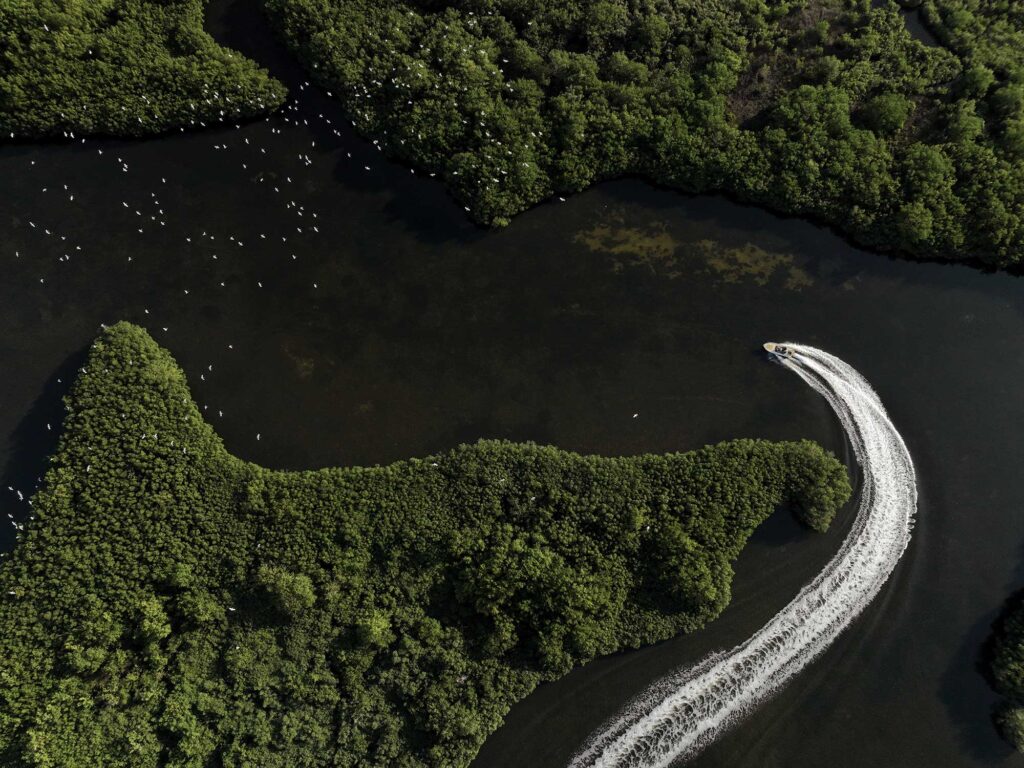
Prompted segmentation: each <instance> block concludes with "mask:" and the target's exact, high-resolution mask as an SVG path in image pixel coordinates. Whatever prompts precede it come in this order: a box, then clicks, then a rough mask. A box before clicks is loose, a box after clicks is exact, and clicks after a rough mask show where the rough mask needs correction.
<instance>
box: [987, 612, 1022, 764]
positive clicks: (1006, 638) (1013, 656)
mask: <svg viewBox="0 0 1024 768" xmlns="http://www.w3.org/2000/svg"><path fill="white" fill-rule="evenodd" d="M989 642H990V646H991V648H990V650H991V656H990V657H989V669H988V673H989V676H990V679H991V680H992V682H993V684H994V687H995V689H996V691H997V692H998V693H1000V694H1001V695H1002V696H1003V697H1004V700H1003V702H1002V703H1001V704H1000V706H999V707H998V709H997V710H996V715H995V720H996V726H997V727H998V728H999V731H1000V733H1002V735H1003V738H1005V739H1006V740H1007V741H1008V742H1010V743H1011V744H1012V745H1013V746H1014V748H1015V749H1017V750H1018V751H1020V752H1024V594H1018V595H1016V596H1015V597H1014V598H1011V600H1010V602H1009V604H1008V605H1007V611H1006V613H1005V615H1004V616H1003V617H1002V618H1001V619H1000V621H999V622H998V623H997V626H996V629H995V632H994V633H993V635H992V637H991V639H990V641H989Z"/></svg>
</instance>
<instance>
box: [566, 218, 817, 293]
mask: <svg viewBox="0 0 1024 768" xmlns="http://www.w3.org/2000/svg"><path fill="white" fill-rule="evenodd" d="M575 240H576V242H578V243H581V244H582V245H584V246H586V247H587V248H588V249H589V250H590V251H592V252H594V253H602V254H606V255H608V256H609V257H611V265H612V269H613V270H614V271H616V272H621V271H623V270H625V269H627V268H636V267H642V268H645V269H648V270H650V272H651V273H652V274H656V275H662V276H664V277H668V278H670V279H677V278H680V277H684V276H686V275H687V274H705V275H709V276H711V277H712V279H714V280H715V281H716V282H721V283H741V282H752V283H754V284H756V285H768V284H769V283H778V285H779V287H781V288H784V289H786V290H791V291H799V290H802V289H804V288H809V287H811V286H812V285H814V278H813V277H812V276H811V274H810V273H809V272H808V271H807V270H806V269H805V268H804V267H803V266H801V265H800V264H798V263H797V262H796V257H795V256H794V255H793V254H791V253H784V252H781V251H771V250H768V249H766V248H762V247H761V246H759V245H756V244H754V243H750V242H747V243H743V244H740V245H729V244H726V243H723V242H720V241H717V240H711V239H703V240H697V241H695V242H691V241H684V240H680V239H678V238H676V237H675V236H674V235H673V234H672V233H671V232H669V230H668V227H667V225H666V224H665V223H663V222H652V223H651V224H649V225H647V226H646V227H635V226H633V227H629V226H616V225H615V223H612V224H597V225H595V226H593V227H591V228H590V229H586V230H582V231H580V232H578V233H577V234H576V237H575Z"/></svg>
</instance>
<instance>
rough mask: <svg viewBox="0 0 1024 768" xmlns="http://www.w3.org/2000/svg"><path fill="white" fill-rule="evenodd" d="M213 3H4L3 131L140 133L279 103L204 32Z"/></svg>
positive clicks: (261, 78) (275, 92) (278, 91)
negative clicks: (205, 8) (205, 11)
mask: <svg viewBox="0 0 1024 768" xmlns="http://www.w3.org/2000/svg"><path fill="white" fill-rule="evenodd" d="M204 3H205V0H0V131H2V132H3V133H4V134H5V137H6V135H7V134H10V133H14V134H15V135H16V136H45V135H50V134H59V133H61V132H78V133H83V134H84V133H104V134H115V135H119V136H138V135H142V134H149V133H154V132H158V131H166V130H168V129H170V128H177V127H182V126H190V125H199V124H201V123H210V122H216V121H221V120H236V119H240V118H245V117H251V116H253V115H258V114H261V113H263V112H265V111H267V110H268V109H272V108H274V107H277V106H279V105H280V104H281V103H282V102H283V101H284V97H285V89H284V86H282V85H281V84H280V83H278V82H276V81H274V80H272V79H270V77H268V75H267V73H266V72H265V71H264V70H262V69H259V68H258V67H257V66H256V65H255V64H254V63H253V62H251V61H248V60H247V59H245V58H244V57H242V56H240V55H239V54H237V53H233V52H231V51H229V50H227V49H225V48H221V47H220V46H218V45H217V44H216V43H215V42H214V41H213V38H211V37H210V36H209V35H208V34H206V32H205V31H204V30H203V6H204Z"/></svg>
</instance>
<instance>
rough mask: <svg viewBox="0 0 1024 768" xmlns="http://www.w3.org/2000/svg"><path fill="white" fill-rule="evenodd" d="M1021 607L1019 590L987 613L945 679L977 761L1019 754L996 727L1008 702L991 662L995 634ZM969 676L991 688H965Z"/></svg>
mask: <svg viewBox="0 0 1024 768" xmlns="http://www.w3.org/2000/svg"><path fill="white" fill-rule="evenodd" d="M1022 563H1024V561H1022ZM1018 570H1020V569H1018ZM1017 581H1018V583H1019V581H1020V580H1019V579H1018V580H1017ZM1022 606H1024V589H1018V590H1017V591H1016V592H1014V593H1013V594H1012V595H1011V596H1010V597H1009V598H1007V600H1006V601H1005V602H1004V603H1003V605H1002V606H1001V608H1000V609H999V612H998V613H997V614H996V616H995V617H994V618H993V617H992V615H991V614H990V613H988V614H986V615H985V616H983V617H982V618H981V620H980V621H978V622H976V623H975V624H974V626H973V627H971V629H970V630H969V631H968V633H967V635H966V636H965V638H964V640H963V643H961V645H960V647H959V648H958V649H957V652H956V653H955V654H954V655H953V659H952V662H951V663H950V665H949V666H948V667H947V668H946V671H945V673H944V674H943V676H942V682H941V695H942V698H943V700H944V702H945V704H946V709H947V711H948V712H949V715H950V719H951V720H952V721H953V723H955V724H956V725H957V728H958V730H959V737H960V743H961V744H962V745H963V747H964V749H965V750H966V751H967V752H969V753H970V754H971V756H972V757H974V758H975V759H976V760H978V761H982V762H987V763H992V764H995V763H1000V762H1002V761H1004V760H1006V759H1007V758H1008V757H1010V756H1011V755H1013V754H1015V753H1016V750H1014V749H1013V747H1012V746H1010V744H1009V743H1007V742H1006V741H1004V740H1003V738H1002V737H1001V735H1000V734H999V729H998V727H997V724H996V719H995V718H996V714H997V712H998V711H999V709H1000V707H1001V705H1002V704H1003V702H1004V701H1005V699H1003V698H1002V697H1001V696H1000V695H999V694H998V693H997V692H996V689H995V679H994V677H993V675H992V659H993V652H994V647H995V638H996V634H997V633H999V632H1001V631H1002V629H1003V626H1004V624H1005V622H1006V620H1007V617H1008V616H1009V615H1010V614H1011V613H1013V612H1014V611H1015V610H1017V609H1020V608H1021V607H1022ZM968 670H969V671H968ZM968 674H970V675H977V676H978V677H980V678H982V679H983V680H984V681H985V682H986V683H987V686H988V688H987V689H985V690H982V689H981V687H980V686H977V688H978V690H977V691H972V690H970V686H965V675H968ZM966 682H969V681H966Z"/></svg>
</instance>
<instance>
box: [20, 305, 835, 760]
mask: <svg viewBox="0 0 1024 768" xmlns="http://www.w3.org/2000/svg"><path fill="white" fill-rule="evenodd" d="M67 406H68V413H67V416H66V421H65V431H64V433H63V435H62V437H61V440H60V444H59V446H58V449H57V452H56V455H55V456H54V457H53V461H52V464H51V468H50V470H49V472H48V474H47V476H46V478H45V483H44V486H43V489H42V490H41V491H39V493H37V495H36V496H35V497H34V500H33V509H34V515H35V518H36V519H35V520H34V521H33V522H31V523H30V524H29V525H28V526H27V529H26V531H25V533H24V534H23V535H22V538H21V540H20V542H19V544H18V545H17V547H16V549H15V551H14V552H13V553H12V555H11V556H9V557H7V558H5V559H4V560H3V561H0V562H2V565H0V763H2V764H4V765H19V766H36V767H37V768H43V767H44V766H47V767H49V766H62V768H74V767H77V766H82V767H83V768H84V767H85V766H88V767H89V768H95V767H96V766H132V767H133V768H139V767H140V766H182V767H184V766H194V767H196V768H198V767H200V766H209V765H220V766H226V767H230V766H239V767H240V766H260V767H261V768H274V767H275V766H279V767H280V768H295V767H296V766H351V767H352V768H355V767H356V766H360V767H361V768H362V767H365V766H389V767H394V766H406V767H412V766H428V765H429V766H445V768H453V767H455V766H460V765H466V764H467V763H468V762H469V761H470V760H471V758H472V757H473V755H474V754H475V753H476V752H477V750H478V748H479V746H480V744H481V742H482V741H483V739H484V738H485V737H486V735H487V734H488V733H490V732H491V731H493V730H494V729H495V728H496V727H497V725H498V724H499V722H500V721H501V718H502V717H503V716H504V714H505V712H506V711H507V710H508V708H509V707H510V706H511V704H512V703H513V702H515V701H516V700H517V699H519V698H521V697H522V696H524V695H525V694H526V693H527V692H528V691H530V690H531V689H532V688H533V687H534V686H535V685H537V683H538V682H540V681H542V680H545V679H551V678H553V677H556V676H558V675H561V674H563V673H565V672H566V671H567V670H568V669H570V668H571V667H572V666H574V665H576V664H580V663H582V662H584V661H586V660H588V659H592V658H594V657H595V656H597V655H600V654H607V653H610V652H612V651H615V650H618V649H621V648H628V647H636V646H638V645H641V644H643V643H650V642H653V641H655V640H659V639H662V638H666V637H669V636H670V635H673V634H675V633H678V632H685V631H690V630H693V629H696V628H698V627H700V626H701V625H702V624H704V623H705V622H707V621H708V620H709V619H711V618H713V617H714V616H716V615H717V614H718V613H719V612H720V611H721V610H722V608H723V607H724V606H725V605H726V603H727V602H728V601H729V597H730V592H729V589H730V582H731V577H732V568H731V564H730V563H731V561H732V560H733V559H734V558H735V557H736V555H737V554H738V553H739V551H740V550H741V548H742V547H743V545H744V543H745V542H746V540H747V538H748V536H749V535H750V533H751V532H752V530H753V529H754V528H755V526H757V525H758V524H759V523H760V522H761V521H762V520H764V519H765V518H766V517H767V516H768V515H769V514H770V513H771V512H772V511H773V509H775V508H776V507H777V506H779V505H780V504H787V503H789V504H792V505H794V507H795V508H796V509H797V510H798V511H799V514H800V515H801V517H802V519H804V520H805V521H806V522H807V523H808V524H809V525H811V526H812V527H814V528H818V529H823V528H825V527H826V526H827V525H828V523H829V521H830V520H831V519H832V516H833V514H834V513H835V511H836V509H837V507H838V506H839V505H841V504H842V503H843V502H844V501H845V500H846V499H847V497H848V496H849V493H850V486H849V482H848V480H847V476H846V472H845V469H844V467H843V466H842V465H841V464H840V463H839V462H838V461H837V460H836V459H835V458H834V457H832V456H831V455H828V454H826V453H825V452H824V451H823V450H822V449H821V448H820V447H818V446H817V445H815V444H813V443H809V442H799V443H770V442H765V441H754V440H737V441H733V442H728V443H722V444H720V445H717V446H714V447H706V448H704V449H702V450H698V451H694V452H691V453H686V454H671V455H665V456H650V455H648V456H638V457H635V458H618V459H610V458H599V457H593V456H580V455H576V454H572V453H567V452H565V451H560V450H556V449H554V448H545V447H539V446H536V445H532V444H524V445H516V444H510V443H503V442H481V443H478V444H476V445H472V446H462V447H459V448H456V449H454V450H451V451H448V452H446V453H443V454H440V455H438V456H434V457H430V458H427V459H423V460H409V461H402V462H398V463H396V464H392V465H390V466H384V467H373V468H350V469H325V470H320V471H310V472H279V471H270V470H267V469H263V468H261V467H258V466H255V465H253V464H249V463H246V462H244V461H242V460H240V459H237V458H234V457H232V456H231V455H229V454H228V453H227V452H226V451H225V450H224V448H223V445H222V444H221V442H220V440H219V438H218V437H217V436H216V435H215V434H214V432H213V430H212V429H211V428H210V426H209V425H207V424H206V423H205V422H204V421H203V419H202V417H201V414H200V411H199V410H198V408H197V407H196V405H195V403H194V402H193V401H192V399H191V397H190V395H189V392H188V389H187V386H186V383H185V380H184V377H183V375H182V372H181V371H180V369H179V368H178V367H177V366H176V365H175V363H174V362H173V360H172V359H171V357H170V356H169V354H168V353H167V352H165V351H164V350H162V349H160V348H159V347H158V346H157V345H156V344H155V343H154V342H153V340H152V339H151V338H150V337H149V336H148V335H147V334H146V333H145V332H144V331H143V330H141V329H139V328H137V327H134V326H130V325H127V324H119V325H117V326H115V327H113V328H111V329H108V330H106V331H105V332H104V333H103V334H102V335H101V336H100V338H99V339H98V340H97V341H96V342H95V344H94V345H93V347H92V349H91V352H90V355H89V357H88V360H87V362H86V365H85V366H84V368H83V369H82V370H81V373H80V376H79V379H78V381H77V383H76V384H75V386H74V388H73V391H72V393H71V395H70V396H69V398H68V400H67Z"/></svg>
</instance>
